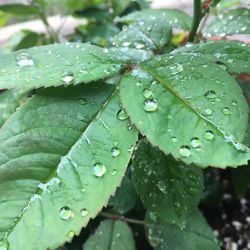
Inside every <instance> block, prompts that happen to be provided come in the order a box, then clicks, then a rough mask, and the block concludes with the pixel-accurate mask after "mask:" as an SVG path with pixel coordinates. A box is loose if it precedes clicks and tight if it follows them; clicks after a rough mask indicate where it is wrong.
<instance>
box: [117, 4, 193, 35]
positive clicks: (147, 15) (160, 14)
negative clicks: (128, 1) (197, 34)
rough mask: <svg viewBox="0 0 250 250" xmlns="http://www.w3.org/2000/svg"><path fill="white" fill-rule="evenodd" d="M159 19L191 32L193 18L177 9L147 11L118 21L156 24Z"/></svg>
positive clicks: (123, 17)
mask: <svg viewBox="0 0 250 250" xmlns="http://www.w3.org/2000/svg"><path fill="white" fill-rule="evenodd" d="M157 18H164V19H165V22H166V25H169V26H171V27H175V28H180V29H184V30H189V29H190V28H191V24H192V18H191V17H190V16H189V15H187V14H186V13H185V12H183V11H181V10H177V9H158V10H153V9H145V10H141V11H135V12H133V13H130V14H128V15H126V16H122V17H119V18H117V19H116V21H117V22H122V23H133V22H138V21H139V22H140V21H148V22H149V21H151V22H154V21H155V20H156V19H157Z"/></svg>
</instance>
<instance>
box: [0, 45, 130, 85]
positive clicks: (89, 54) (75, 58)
mask: <svg viewBox="0 0 250 250" xmlns="http://www.w3.org/2000/svg"><path fill="white" fill-rule="evenodd" d="M131 54H132V53H131ZM123 59H125V60H127V59H131V58H128V54H126V55H124V56H123V52H122V50H119V49H118V48H116V50H115V51H113V53H112V54H111V53H108V50H107V49H102V48H100V47H97V46H94V45H90V44H80V43H68V44H53V45H47V46H41V47H37V48H31V49H25V50H20V51H17V52H13V53H10V54H8V55H4V56H2V57H1V59H0V68H1V72H0V88H1V89H3V88H13V87H25V88H39V87H41V86H44V87H49V86H59V85H63V84H64V85H69V84H78V83H82V82H90V81H95V80H98V79H103V78H107V77H110V76H112V75H114V74H116V73H118V72H119V71H120V69H121V66H122V64H124V63H126V61H122V60H123Z"/></svg>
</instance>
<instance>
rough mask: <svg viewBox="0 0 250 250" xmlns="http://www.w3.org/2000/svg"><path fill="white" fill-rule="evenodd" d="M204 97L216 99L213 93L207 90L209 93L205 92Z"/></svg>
mask: <svg viewBox="0 0 250 250" xmlns="http://www.w3.org/2000/svg"><path fill="white" fill-rule="evenodd" d="M205 97H206V98H207V99H214V98H216V97H217V95H216V93H215V91H213V90H209V91H207V92H206V93H205Z"/></svg>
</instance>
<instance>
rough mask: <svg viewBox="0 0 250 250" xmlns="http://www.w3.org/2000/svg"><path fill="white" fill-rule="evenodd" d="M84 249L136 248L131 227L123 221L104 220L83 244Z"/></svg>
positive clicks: (125, 249) (116, 249) (132, 249)
mask: <svg viewBox="0 0 250 250" xmlns="http://www.w3.org/2000/svg"><path fill="white" fill-rule="evenodd" d="M83 249H84V250H100V249H101V250H118V249H119V250H135V243H134V238H133V234H132V231H131V229H130V228H129V226H128V225H127V223H125V222H122V221H119V220H117V221H113V220H104V221H102V222H101V224H100V226H99V227H98V228H97V230H96V232H95V234H93V235H91V236H90V238H89V239H88V240H87V241H86V243H85V244H84V246H83Z"/></svg>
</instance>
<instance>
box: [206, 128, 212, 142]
mask: <svg viewBox="0 0 250 250" xmlns="http://www.w3.org/2000/svg"><path fill="white" fill-rule="evenodd" d="M204 137H205V139H207V140H208V141H211V140H212V139H213V138H214V133H213V132H212V131H210V130H208V131H206V132H205V134H204Z"/></svg>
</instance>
